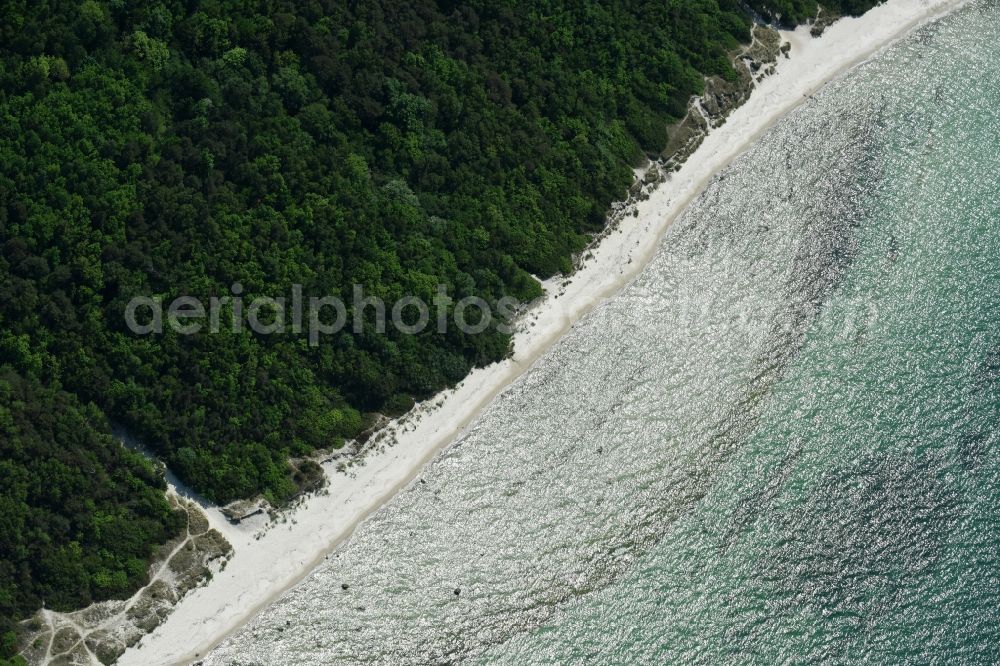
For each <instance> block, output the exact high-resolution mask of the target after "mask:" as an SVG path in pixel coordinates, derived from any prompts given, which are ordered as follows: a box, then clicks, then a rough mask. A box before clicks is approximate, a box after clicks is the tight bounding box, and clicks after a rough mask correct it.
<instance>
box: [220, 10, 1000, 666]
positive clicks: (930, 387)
mask: <svg viewBox="0 0 1000 666" xmlns="http://www.w3.org/2000/svg"><path fill="white" fill-rule="evenodd" d="M997 43H1000V7H998V4H997V3H996V2H993V1H991V0H979V1H978V2H974V3H972V4H971V5H969V6H968V7H967V8H965V9H962V10H959V11H958V12H956V13H955V14H953V15H952V16H950V17H948V18H946V19H944V20H942V21H940V22H938V23H935V24H932V25H930V26H927V27H925V28H922V29H920V30H918V31H917V32H916V33H915V34H914V35H912V36H910V37H909V38H907V39H906V40H904V41H903V42H901V43H899V44H897V45H896V46H894V47H892V48H891V49H889V50H888V51H887V52H885V53H884V54H882V55H881V56H879V57H878V58H876V59H875V60H874V61H872V62H870V63H868V64H866V65H864V66H862V67H860V68H858V69H857V70H855V71H854V72H852V73H851V74H850V75H848V76H847V77H845V78H844V79H843V80H841V81H838V82H835V83H833V84H831V85H830V86H828V87H827V88H825V89H824V90H823V92H821V93H820V94H818V95H816V96H815V97H814V98H813V99H812V100H810V101H809V102H808V103H807V104H806V105H804V106H803V107H801V108H800V109H799V110H797V111H796V112H794V113H793V114H791V115H790V116H789V117H787V118H785V119H784V120H782V121H781V122H780V123H779V124H778V125H777V126H776V127H775V129H774V130H773V131H771V132H769V133H768V134H767V135H766V136H764V137H763V138H762V139H761V140H760V141H759V142H758V143H757V144H756V145H755V146H754V147H753V148H752V149H751V150H750V151H749V152H748V153H747V154H746V155H744V156H743V157H741V158H740V159H739V160H737V161H736V162H735V163H734V164H733V165H732V166H731V167H730V168H729V169H727V170H726V171H725V172H724V173H723V174H722V175H721V176H720V177H719V178H718V179H716V181H715V182H713V184H712V185H711V186H710V187H709V188H708V190H707V191H706V193H705V194H704V195H703V196H702V197H700V198H699V199H698V201H697V202H696V203H695V204H694V205H693V206H692V208H691V209H690V210H689V211H688V212H687V213H686V214H685V215H684V217H683V218H682V219H681V220H680V221H678V223H677V224H676V225H675V227H674V228H673V229H672V230H671V232H670V233H669V234H668V235H667V237H666V239H665V240H664V243H663V245H662V247H661V249H660V251H659V252H658V254H657V256H656V258H655V259H654V261H653V262H652V263H651V264H650V265H649V266H648V267H647V268H646V269H645V270H644V272H643V273H642V274H641V276H640V277H639V278H638V279H637V280H636V281H635V282H634V283H632V284H631V285H630V286H629V287H627V288H626V289H625V290H624V291H623V292H622V293H621V294H619V295H618V296H617V297H615V298H614V299H612V300H610V301H608V302H607V303H605V304H604V305H603V306H602V307H600V308H598V309H597V310H596V311H594V312H593V313H592V314H591V315H589V316H587V317H585V318H584V319H583V320H582V321H581V322H580V323H579V324H578V325H577V326H576V327H575V328H574V330H573V331H571V332H570V333H569V334H568V335H567V336H566V337H565V338H564V339H563V340H561V341H560V342H559V343H558V344H557V345H556V346H555V347H554V348H553V349H552V351H551V352H550V353H549V354H548V355H547V356H546V357H544V358H543V359H541V360H540V361H539V362H538V363H537V364H536V366H535V367H534V368H533V369H532V370H531V371H530V372H528V373H527V374H526V375H525V376H524V377H522V379H521V380H519V381H518V382H517V383H515V384H514V385H513V386H512V387H511V388H510V389H509V390H508V391H507V392H505V393H504V394H503V395H502V396H500V397H499V398H498V399H497V400H496V402H495V403H494V404H493V405H492V406H491V407H490V408H489V409H488V410H487V411H486V413H485V414H484V415H483V416H482V417H481V418H480V419H479V420H478V421H477V422H476V424H475V425H474V426H473V428H472V429H471V430H470V431H469V432H468V433H467V435H466V436H465V438H464V439H463V440H462V441H461V442H460V443H459V444H458V445H456V446H454V447H453V448H451V449H450V450H449V451H448V452H447V453H445V454H444V455H443V456H442V457H441V458H440V459H439V460H438V461H437V462H436V463H434V464H433V465H432V466H431V467H429V468H428V469H427V470H426V471H425V473H424V474H422V476H421V478H420V480H419V481H417V482H416V483H414V484H413V485H412V486H411V487H410V488H409V489H407V490H406V491H405V492H403V493H401V494H400V495H399V496H398V497H396V498H395V499H394V500H393V501H392V502H390V504H389V505H387V506H386V507H385V509H383V510H382V511H380V512H379V513H378V514H377V515H376V516H374V517H373V518H372V519H371V520H370V521H369V522H367V523H366V524H365V525H364V526H362V528H361V529H359V531H358V533H357V534H356V535H355V536H354V537H353V538H352V539H351V541H350V542H349V543H348V544H346V545H345V546H344V547H343V548H342V549H341V550H339V551H338V552H337V554H336V555H335V556H333V557H331V558H330V560H329V562H328V563H326V564H324V565H323V566H321V567H319V568H318V569H317V570H316V571H315V572H314V573H313V574H312V575H311V576H310V577H309V578H308V579H307V580H306V581H304V582H303V583H302V584H301V585H300V586H298V587H297V588H295V589H293V590H292V591H290V592H289V593H288V594H287V595H286V596H285V597H283V598H282V599H281V600H280V601H279V602H277V603H275V604H274V605H272V606H271V607H270V608H268V609H267V610H265V611H264V612H263V613H261V614H260V615H259V616H258V617H257V618H256V619H255V620H253V621H252V622H251V623H250V624H249V625H247V626H246V627H245V628H244V629H242V630H241V631H240V632H238V633H237V634H235V635H234V636H232V637H230V639H228V640H227V641H226V642H225V643H224V644H223V645H222V646H220V647H219V648H218V649H217V650H216V651H215V652H214V653H213V654H212V655H210V657H209V658H208V660H207V663H211V664H226V663H240V664H247V663H330V662H334V661H336V662H347V663H351V662H368V663H372V662H374V663H427V662H435V663H439V662H442V661H444V662H448V661H457V660H460V659H468V660H471V661H476V660H479V661H484V662H498V663H552V662H565V663H572V662H579V661H582V660H588V659H589V660H593V661H596V662H601V663H605V662H613V663H625V662H628V663H643V662H644V661H645V662H648V663H671V662H680V663H720V662H723V663H726V662H730V663H744V662H746V661H753V660H755V659H756V660H759V661H760V662H761V663H771V662H776V661H781V662H798V661H847V660H852V661H857V660H862V661H870V662H876V663H883V662H886V661H890V662H897V661H915V662H924V661H928V660H932V659H936V658H937V659H941V658H946V657H949V658H951V659H952V660H958V661H963V662H965V663H975V662H984V663H985V662H988V661H989V660H990V657H991V649H992V647H993V646H996V645H997V644H998V642H997V641H998V640H1000V636H998V635H997V634H998V633H1000V632H998V630H997V626H998V624H1000V623H998V619H1000V618H998V617H997V615H998V611H997V608H998V606H1000V593H998V585H1000V580H998V577H997V573H996V572H997V571H998V565H1000V553H998V550H997V549H998V548H1000V546H998V544H1000V512H998V509H1000V507H998V504H1000V496H998V490H1000V460H998V458H997V438H998V429H1000V332H998V330H997V324H998V322H1000V224H998V222H1000V142H998V138H997V137H998V135H1000V119H998V109H1000V72H998V71H997V67H996V64H997V63H996V53H995V50H994V45H995V44H997ZM344 583H346V584H348V588H347V589H346V590H344V589H342V584H344ZM456 592H458V593H457V594H456Z"/></svg>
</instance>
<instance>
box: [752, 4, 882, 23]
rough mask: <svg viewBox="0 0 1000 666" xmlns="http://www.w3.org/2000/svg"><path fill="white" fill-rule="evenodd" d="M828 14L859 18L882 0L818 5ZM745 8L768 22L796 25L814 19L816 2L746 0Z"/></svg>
mask: <svg viewBox="0 0 1000 666" xmlns="http://www.w3.org/2000/svg"><path fill="white" fill-rule="evenodd" d="M818 4H819V5H821V6H822V7H823V9H824V10H826V11H827V12H828V13H832V14H834V15H840V16H844V15H846V16H860V15H861V14H864V13H865V12H866V11H868V10H869V9H871V8H872V7H874V6H876V5H880V4H882V0H827V1H826V2H820V3H818ZM747 6H749V7H751V8H752V9H753V10H754V11H755V12H758V13H759V14H760V15H761V16H764V17H766V18H768V19H770V20H777V21H779V22H780V23H782V24H783V25H789V26H791V25H797V24H799V23H802V22H804V21H808V20H810V19H813V18H815V17H816V10H817V2H816V0H747Z"/></svg>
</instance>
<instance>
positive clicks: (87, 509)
mask: <svg viewBox="0 0 1000 666" xmlns="http://www.w3.org/2000/svg"><path fill="white" fill-rule="evenodd" d="M164 489H165V485H164V482H163V479H162V477H161V475H160V473H159V472H158V471H156V470H155V469H153V467H152V466H151V465H150V463H149V462H148V461H147V460H146V459H145V458H143V457H142V456H141V455H139V454H136V453H133V452H130V451H128V450H127V449H125V448H124V447H123V446H121V444H120V443H119V442H118V441H117V440H115V439H114V438H113V437H111V436H110V435H108V434H107V423H106V421H105V419H104V416H103V415H102V414H101V413H100V411H98V409H97V408H96V407H94V406H93V405H81V404H80V403H79V402H78V401H77V399H76V398H75V397H74V396H72V395H70V394H68V393H65V392H63V391H58V390H53V389H48V388H43V387H41V386H39V385H37V384H35V383H34V382H33V381H31V380H25V379H23V378H22V377H20V376H18V375H17V374H15V373H14V372H13V371H12V370H11V369H10V368H8V367H5V366H0V650H2V651H0V658H2V657H3V656H4V655H8V654H10V653H11V651H12V648H13V635H12V634H11V633H10V628H11V619H12V618H20V617H25V616H27V615H29V614H31V613H33V612H34V611H35V610H37V609H38V608H39V607H40V606H41V605H42V604H43V603H44V605H45V607H46V608H51V609H54V610H61V611H69V610H74V609H76V608H80V607H82V606H86V605H88V604H90V603H91V602H94V601H102V600H104V599H109V598H113V597H114V598H120V597H123V596H127V595H128V594H130V593H131V592H132V591H134V590H135V589H137V588H138V587H139V586H140V585H142V584H144V583H145V582H146V577H147V570H148V567H149V558H150V556H151V555H152V553H153V550H154V549H155V547H156V544H159V543H163V542H164V541H166V540H168V539H169V538H171V537H172V536H174V535H176V534H178V533H179V532H180V530H181V529H182V528H183V526H184V524H185V521H186V516H185V515H184V514H183V513H181V512H173V511H171V510H170V508H169V506H168V504H167V501H166V498H165V496H164V494H163V491H164Z"/></svg>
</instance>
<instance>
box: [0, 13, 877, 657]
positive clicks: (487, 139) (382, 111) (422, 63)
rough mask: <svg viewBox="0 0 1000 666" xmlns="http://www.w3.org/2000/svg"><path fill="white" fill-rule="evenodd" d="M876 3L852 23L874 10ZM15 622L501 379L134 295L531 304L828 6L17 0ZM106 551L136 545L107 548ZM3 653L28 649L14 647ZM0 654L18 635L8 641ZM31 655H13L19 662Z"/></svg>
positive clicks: (4, 172) (8, 520) (381, 343)
mask: <svg viewBox="0 0 1000 666" xmlns="http://www.w3.org/2000/svg"><path fill="white" fill-rule="evenodd" d="M869 4H871V3H867V2H860V3H859V2H858V1H856V0H844V1H843V2H842V3H838V2H833V3H828V5H827V6H828V7H829V8H831V9H833V10H835V11H845V12H856V11H863V10H864V9H867V6H868V5H869ZM0 6H2V10H0V368H2V370H0V436H2V438H3V439H2V440H0V455H2V458H0V466H2V467H3V474H0V506H2V507H3V508H4V511H3V512H2V515H0V572H2V573H0V576H2V577H0V617H3V618H8V619H9V618H12V617H22V616H24V615H25V614H27V613H29V612H30V611H32V610H33V609H35V608H37V607H38V606H39V605H40V603H41V602H42V601H43V600H44V601H45V603H46V604H47V605H48V606H49V607H52V608H58V607H72V606H75V605H81V604H85V603H87V602H89V601H91V600H94V599H101V598H106V597H108V596H111V595H116V594H123V593H125V592H127V591H128V590H130V589H132V588H133V587H134V586H135V585H136V584H137V582H138V581H140V579H141V578H142V576H143V572H142V566H140V565H141V563H142V562H143V561H144V558H146V557H147V556H148V553H149V549H150V547H151V544H153V543H157V542H161V541H163V540H165V539H166V538H167V537H168V536H169V535H170V534H172V533H173V531H174V530H176V529H177V524H176V520H175V518H174V517H173V516H171V515H170V513H169V512H168V511H167V510H166V504H165V503H164V502H163V501H162V492H161V490H160V489H161V488H162V481H161V480H159V479H158V477H157V475H156V474H155V473H154V472H153V471H152V470H151V469H150V468H149V467H148V466H146V465H144V464H143V463H142V462H141V461H140V460H138V459H137V458H136V456H134V455H130V454H128V453H126V452H124V451H123V450H122V449H121V447H120V446H117V444H116V443H115V442H114V441H113V440H112V439H111V437H110V436H109V432H110V431H109V426H108V422H109V421H110V422H115V423H120V424H122V425H123V426H124V427H125V428H127V429H128V430H129V431H131V432H132V433H133V434H135V435H136V436H137V437H139V438H140V439H141V440H143V441H144V442H145V443H147V444H148V445H149V446H150V447H152V448H153V449H154V450H155V451H156V452H157V453H158V454H159V455H161V456H162V458H163V459H164V460H165V461H166V462H167V464H168V465H170V467H171V468H172V469H173V470H174V471H175V472H176V473H177V474H178V476H179V477H181V478H182V479H184V480H185V481H186V482H187V483H189V484H191V485H192V486H193V487H194V488H195V489H197V490H198V491H200V492H202V493H204V494H205V495H206V496H207V497H208V498H210V499H213V500H215V501H218V502H227V501H230V500H233V499H236V498H241V497H247V496H251V495H254V494H256V493H261V492H262V493H264V494H265V495H266V496H268V498H269V499H271V500H272V501H274V502H276V503H280V502H282V501H283V500H285V499H287V498H288V497H290V496H291V495H293V494H294V493H295V492H296V491H297V487H296V484H295V481H294V479H293V477H292V475H291V474H290V468H289V465H288V463H287V461H288V459H289V458H291V457H295V456H300V455H304V454H307V453H309V452H311V451H313V450H314V449H316V448H317V447H330V446H337V445H339V444H341V443H342V442H343V441H344V440H345V439H347V438H351V437H354V436H355V435H357V434H358V433H359V432H360V431H361V430H362V429H364V428H365V427H366V424H367V423H368V421H369V416H368V415H370V414H372V413H375V412H389V413H395V412H400V411H403V410H405V409H406V408H407V407H408V405H410V404H412V400H413V399H414V398H418V399H419V398H423V397H426V396H429V395H431V394H433V393H434V392H435V391H437V390H439V389H441V388H442V387H445V386H447V385H450V384H453V383H454V382H456V381H458V380H460V379H461V378H462V377H463V376H464V375H465V374H466V373H467V372H468V370H469V369H470V368H471V367H472V366H474V365H477V364H485V363H489V362H492V361H495V360H497V359H500V358H502V357H503V356H504V355H505V354H506V353H507V352H508V346H509V338H508V336H506V335H504V334H502V333H500V332H498V331H495V330H489V331H487V332H485V333H482V334H479V335H467V334H463V333H461V332H460V331H457V330H449V331H448V332H447V333H446V334H443V335H442V334H438V333H436V332H435V331H428V332H426V333H423V334H421V335H417V336H405V335H400V334H397V333H394V332H393V331H392V330H390V331H389V333H388V334H386V335H380V334H377V333H376V332H375V330H374V324H373V322H371V321H369V322H368V324H367V325H366V329H365V330H364V331H363V332H362V333H361V334H360V335H354V334H351V333H348V332H345V333H342V334H339V335H336V336H331V337H330V338H329V339H326V340H324V341H323V342H324V343H323V344H322V345H320V346H318V347H315V348H314V347H311V346H309V345H308V344H307V343H306V340H305V339H304V338H303V337H302V336H296V335H292V334H288V335H271V336H259V335H255V334H253V333H252V332H250V331H243V332H240V333H232V332H227V330H228V329H226V328H225V327H223V329H222V332H221V333H220V334H217V335H196V336H180V335H176V334H174V333H171V332H169V329H168V332H166V333H165V334H164V335H162V336H150V337H142V336H137V335H135V334H133V333H131V332H130V331H129V330H128V329H127V328H126V326H125V322H124V317H123V313H124V310H125V304H126V303H127V302H128V301H129V299H130V298H132V297H133V296H135V295H163V296H164V297H165V298H166V299H168V300H169V299H172V298H173V297H175V296H178V295H182V294H189V295H194V296H198V297H201V298H204V299H206V300H207V298H208V297H210V296H222V295H226V294H228V293H229V292H228V289H229V287H230V285H231V284H232V283H233V282H237V281H238V282H240V283H241V284H242V285H244V288H245V294H244V296H245V298H247V299H250V298H253V297H254V296H255V295H264V296H280V295H285V294H288V293H289V292H290V289H291V285H292V284H296V283H298V284H302V285H303V287H304V291H305V293H306V294H314V295H324V296H325V295H334V296H338V295H339V296H341V297H342V298H343V299H344V300H345V301H350V295H351V286H352V285H353V284H360V285H363V286H364V287H365V290H366V292H367V293H369V294H374V295H378V296H380V297H382V298H384V299H385V300H387V301H389V300H393V299H396V298H399V297H400V296H403V295H409V294H412V295H416V296H419V297H423V298H425V299H426V300H428V301H430V300H431V298H432V296H433V293H434V288H435V285H437V284H446V285H448V287H449V293H450V294H451V295H452V296H453V297H454V298H455V299H458V298H461V297H463V296H468V295H478V296H481V297H483V298H486V299H487V300H490V301H495V300H496V299H499V298H501V297H502V296H515V297H517V298H518V299H521V300H530V299H532V298H534V297H535V296H537V295H538V294H539V287H538V284H537V281H536V280H535V279H534V278H533V277H532V275H535V276H540V277H545V276H550V275H552V274H554V273H557V272H561V271H568V270H569V269H570V268H571V263H570V260H571V256H572V255H573V253H574V252H576V251H578V250H580V249H581V248H582V247H583V246H584V244H585V243H586V242H587V237H588V236H587V235H588V234H589V233H592V232H594V231H597V230H599V229H600V228H601V226H602V224H603V222H604V216H605V211H606V210H607V208H608V206H609V204H610V203H611V202H612V201H613V200H615V199H617V198H620V197H621V196H622V195H623V194H624V193H625V190H626V188H627V187H628V185H629V184H630V180H631V177H632V172H631V169H630V167H631V165H633V164H635V163H636V161H637V160H638V159H639V158H640V157H641V156H642V155H643V154H644V153H656V152H658V151H659V150H660V149H661V148H662V147H663V145H664V144H665V143H666V127H667V124H668V123H669V122H671V121H672V120H674V119H677V118H678V117H680V116H682V115H683V114H684V112H685V109H686V105H687V102H688V99H689V98H690V96H691V95H692V94H696V93H698V92H699V91H700V90H701V89H702V81H703V78H704V77H705V76H706V75H719V76H722V77H727V78H732V77H733V76H734V75H735V72H734V70H733V69H732V65H731V63H730V57H731V52H732V50H733V49H735V48H737V47H738V45H739V43H740V42H741V41H745V40H746V39H747V38H748V36H749V25H750V20H751V19H750V17H751V14H752V13H756V14H757V15H758V16H766V17H770V18H772V19H774V20H779V19H780V20H781V21H783V22H789V21H791V22H794V21H799V20H802V19H804V18H807V17H810V16H813V15H815V13H816V4H815V2H813V1H812V0H753V1H751V2H747V3H743V2H737V0H659V1H652V0H619V1H616V2H603V3H598V2H586V1H581V0H516V1H515V0H502V1H490V2H486V1H484V0H478V1H472V2H465V3H458V2H452V1H450V0H413V1H410V2H405V3H404V2H398V1H396V0H381V1H370V2H366V1H354V2H343V1H341V2H336V1H333V0H311V1H310V0H304V1H300V2H292V1H290V0H268V1H263V0H242V1H240V2H236V1H234V0H217V1H214V2H213V1H197V0H183V1H182V0H175V1H169V0H167V1H159V2H125V1H124V0H111V1H106V2H101V1H97V0H83V1H82V2H80V1H79V0H74V1H73V2H62V1H59V0H52V1H48V2H28V1H27V0H21V1H16V2H2V3H0ZM109 526H112V527H111V528H110V529H113V531H114V532H115V533H116V534H118V535H119V536H121V537H122V538H121V539H120V541H116V542H115V543H108V542H107V540H108V536H107V535H108V533H109ZM8 638H9V637H8ZM5 640H6V639H5ZM7 647H9V646H7Z"/></svg>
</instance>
